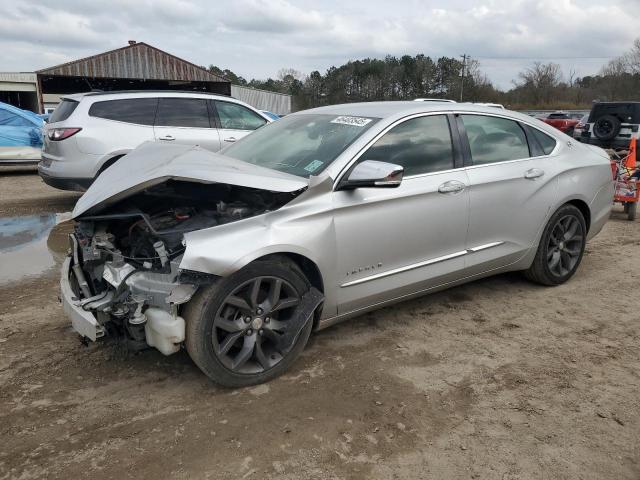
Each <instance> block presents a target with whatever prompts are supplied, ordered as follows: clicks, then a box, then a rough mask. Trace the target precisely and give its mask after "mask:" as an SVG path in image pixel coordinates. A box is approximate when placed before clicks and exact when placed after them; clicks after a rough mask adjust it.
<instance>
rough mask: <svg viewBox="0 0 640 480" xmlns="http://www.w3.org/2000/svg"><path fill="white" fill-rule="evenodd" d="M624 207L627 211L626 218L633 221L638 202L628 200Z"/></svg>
mask: <svg viewBox="0 0 640 480" xmlns="http://www.w3.org/2000/svg"><path fill="white" fill-rule="evenodd" d="M625 207H626V211H627V219H629V220H631V221H634V220H635V219H636V215H637V210H638V202H629V203H627V204H625Z"/></svg>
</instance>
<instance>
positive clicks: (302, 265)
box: [251, 252, 325, 330]
mask: <svg viewBox="0 0 640 480" xmlns="http://www.w3.org/2000/svg"><path fill="white" fill-rule="evenodd" d="M277 257H285V258H288V259H289V260H291V261H292V262H293V263H294V264H295V265H297V267H298V268H299V269H300V270H301V271H302V273H303V274H304V275H305V277H306V278H307V280H309V283H310V284H311V286H312V287H314V288H316V289H317V290H319V291H320V292H321V293H322V294H323V295H324V294H325V287H324V279H323V277H322V272H321V271H320V267H318V265H317V264H316V262H314V261H313V260H311V259H310V258H308V257H306V256H304V255H301V254H299V253H293V252H277V253H270V254H268V255H264V256H262V257H259V258H256V259H255V260H254V262H255V261H259V260H267V259H271V258H277ZM251 263H252V262H251ZM321 313H322V305H321V306H320V307H319V308H318V309H317V310H316V312H315V315H314V319H313V323H314V330H315V328H316V327H317V324H318V322H319V320H320V316H321Z"/></svg>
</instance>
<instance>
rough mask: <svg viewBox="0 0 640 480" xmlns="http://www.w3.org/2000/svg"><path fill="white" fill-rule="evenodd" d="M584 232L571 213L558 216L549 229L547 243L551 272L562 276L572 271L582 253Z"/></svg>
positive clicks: (548, 262)
mask: <svg viewBox="0 0 640 480" xmlns="http://www.w3.org/2000/svg"><path fill="white" fill-rule="evenodd" d="M583 241H584V232H583V228H582V224H581V223H580V220H579V219H578V218H576V217H575V216H573V215H566V216H564V217H562V218H560V219H559V220H558V221H557V222H556V224H555V225H554V226H553V228H552V229H551V235H549V243H548V245H547V265H548V267H549V270H550V271H551V273H553V274H554V275H556V276H558V277H563V276H565V275H567V274H568V273H569V272H571V271H573V269H574V268H575V266H576V264H577V263H578V261H579V260H580V256H581V255H582V245H583Z"/></svg>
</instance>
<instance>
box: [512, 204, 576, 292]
mask: <svg viewBox="0 0 640 480" xmlns="http://www.w3.org/2000/svg"><path fill="white" fill-rule="evenodd" d="M586 238H587V226H586V222H585V220H584V216H583V215H582V212H581V211H580V210H579V209H578V208H576V207H575V206H573V205H570V204H566V205H563V206H562V207H560V208H559V209H558V211H556V213H554V214H553V215H552V216H551V218H550V219H549V222H548V223H547V225H546V227H545V229H544V232H543V233H542V238H541V239H540V244H539V245H538V251H537V252H536V256H535V258H534V260H533V263H532V264H531V267H529V269H528V270H526V271H525V276H526V277H527V278H528V279H529V280H531V281H533V282H536V283H540V284H542V285H549V286H552V285H560V284H562V283H564V282H566V281H567V280H569V279H570V278H571V277H572V276H573V274H574V273H575V272H576V270H577V269H578V266H579V265H580V262H581V261H582V255H583V254H584V248H585V245H586Z"/></svg>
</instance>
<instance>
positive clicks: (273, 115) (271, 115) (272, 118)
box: [260, 110, 280, 120]
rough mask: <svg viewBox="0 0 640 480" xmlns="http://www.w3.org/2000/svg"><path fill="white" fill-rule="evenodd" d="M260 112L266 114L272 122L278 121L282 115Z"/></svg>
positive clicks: (267, 111)
mask: <svg viewBox="0 0 640 480" xmlns="http://www.w3.org/2000/svg"><path fill="white" fill-rule="evenodd" d="M260 111H261V112H262V113H264V114H265V115H266V116H267V117H269V118H270V119H271V120H278V119H279V118H280V115H277V114H275V113H273V112H270V111H269V110H260Z"/></svg>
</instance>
